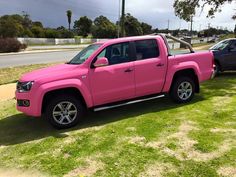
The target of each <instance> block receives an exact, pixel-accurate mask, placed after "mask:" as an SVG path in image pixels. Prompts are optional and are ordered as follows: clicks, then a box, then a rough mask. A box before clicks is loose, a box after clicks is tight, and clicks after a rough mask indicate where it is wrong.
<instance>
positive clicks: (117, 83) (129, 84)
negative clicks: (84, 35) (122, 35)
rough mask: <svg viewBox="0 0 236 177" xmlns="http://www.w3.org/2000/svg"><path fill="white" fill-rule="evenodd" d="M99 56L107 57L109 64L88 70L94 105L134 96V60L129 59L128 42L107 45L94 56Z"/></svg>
mask: <svg viewBox="0 0 236 177" xmlns="http://www.w3.org/2000/svg"><path fill="white" fill-rule="evenodd" d="M101 57H106V58H107V59H108V61H109V66H104V67H98V68H91V70H90V76H89V77H90V86H91V92H92V96H93V101H94V105H95V106H98V105H103V104H106V103H112V102H116V101H121V100H127V99H130V98H134V97H135V82H134V62H133V61H131V60H130V43H129V42H124V43H119V44H114V45H111V46H108V47H106V48H105V49H104V50H103V51H102V52H101V53H100V54H99V55H98V56H97V57H96V58H101Z"/></svg>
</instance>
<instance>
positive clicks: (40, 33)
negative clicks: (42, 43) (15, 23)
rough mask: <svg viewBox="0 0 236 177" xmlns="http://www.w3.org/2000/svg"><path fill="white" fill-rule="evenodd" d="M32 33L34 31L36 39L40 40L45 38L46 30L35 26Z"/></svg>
mask: <svg viewBox="0 0 236 177" xmlns="http://www.w3.org/2000/svg"><path fill="white" fill-rule="evenodd" d="M31 31H32V33H33V34H34V36H35V37H38V38H43V37H45V34H44V29H43V28H40V27H39V26H33V27H32V28H31Z"/></svg>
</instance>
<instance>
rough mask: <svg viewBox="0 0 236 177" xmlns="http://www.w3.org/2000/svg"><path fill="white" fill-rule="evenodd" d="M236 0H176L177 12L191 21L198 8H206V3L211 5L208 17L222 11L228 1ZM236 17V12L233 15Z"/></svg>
mask: <svg viewBox="0 0 236 177" xmlns="http://www.w3.org/2000/svg"><path fill="white" fill-rule="evenodd" d="M234 1H235V0H201V1H200V0H175V2H174V5H173V6H174V8H175V14H176V15H177V16H178V17H180V18H181V19H184V20H186V21H190V20H191V17H192V16H194V15H195V14H196V10H197V9H198V8H202V10H203V9H204V7H205V6H206V5H208V6H209V7H210V10H209V11H208V15H207V17H214V15H215V13H216V12H219V11H221V7H222V6H223V5H224V4H226V3H231V2H234ZM233 18H234V19H236V14H235V15H234V16H233Z"/></svg>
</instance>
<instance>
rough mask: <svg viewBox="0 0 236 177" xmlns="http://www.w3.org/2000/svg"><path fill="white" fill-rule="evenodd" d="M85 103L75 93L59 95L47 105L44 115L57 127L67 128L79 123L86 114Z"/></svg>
mask: <svg viewBox="0 0 236 177" xmlns="http://www.w3.org/2000/svg"><path fill="white" fill-rule="evenodd" d="M85 112H86V109H85V106H84V105H83V103H82V102H81V101H80V100H78V99H76V98H75V96H73V95H69V94H66V95H59V96H57V97H55V98H54V99H52V100H51V101H50V102H49V103H48V105H47V106H46V111H45V114H44V117H45V118H46V119H48V120H49V123H50V124H51V125H52V126H53V127H55V128H57V129H67V128H71V127H74V126H75V125H77V124H78V122H79V120H81V119H82V117H83V116H84V115H85Z"/></svg>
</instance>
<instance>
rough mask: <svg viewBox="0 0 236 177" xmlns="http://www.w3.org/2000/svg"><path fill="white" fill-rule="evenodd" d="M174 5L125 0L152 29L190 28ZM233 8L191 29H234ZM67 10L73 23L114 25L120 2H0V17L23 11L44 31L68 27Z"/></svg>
mask: <svg viewBox="0 0 236 177" xmlns="http://www.w3.org/2000/svg"><path fill="white" fill-rule="evenodd" d="M173 2H174V0H165V1H163V0H126V13H131V14H132V15H133V16H135V17H137V18H138V19H139V20H140V21H143V22H146V23H149V24H151V25H152V26H153V27H158V28H167V24H168V19H169V20H170V29H177V28H181V29H183V28H189V24H188V23H186V22H184V21H183V20H180V19H178V18H177V17H175V15H174V9H173ZM234 7H236V3H234V4H226V5H225V6H224V7H223V8H222V12H221V13H218V14H217V15H216V17H215V18H214V19H206V18H205V17H206V12H207V8H208V7H207V8H206V9H205V10H204V12H203V13H202V14H201V15H200V14H199V13H198V14H197V15H196V16H195V18H194V29H195V30H199V29H204V28H207V25H208V23H211V26H213V27H219V28H220V27H223V28H225V27H227V28H228V29H231V30H232V29H234V26H235V24H236V21H234V20H232V19H231V16H232V14H233V13H235V10H234V9H233V8H234ZM68 9H70V10H72V12H73V17H72V20H73V21H74V20H76V19H78V18H79V17H81V16H85V15H86V16H88V17H90V18H92V19H94V18H95V17H97V16H99V15H104V16H107V17H108V18H109V19H110V20H112V21H113V22H115V21H117V19H118V16H119V15H118V14H119V0H0V15H5V14H15V13H21V12H22V11H26V12H27V13H29V14H30V16H31V18H32V19H33V20H34V21H41V22H43V24H44V26H46V27H58V26H62V25H63V26H67V17H66V11H67V10H68Z"/></svg>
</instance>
